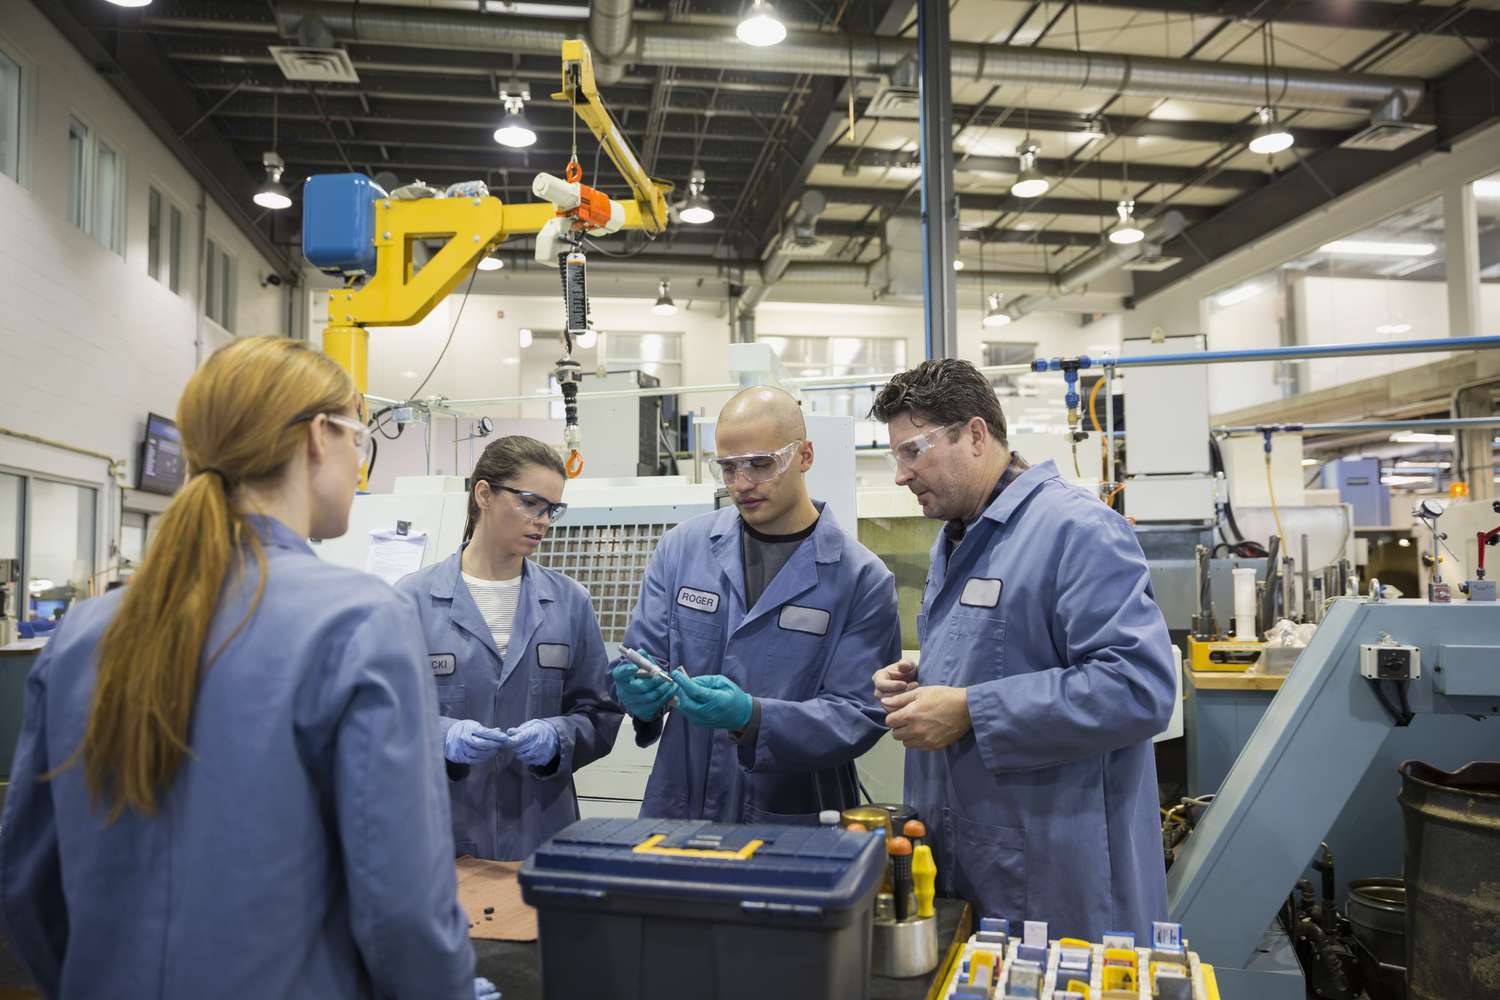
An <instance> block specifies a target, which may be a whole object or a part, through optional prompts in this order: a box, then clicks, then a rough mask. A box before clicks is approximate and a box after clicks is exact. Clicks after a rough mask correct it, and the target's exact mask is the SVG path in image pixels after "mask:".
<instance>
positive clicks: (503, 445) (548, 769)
mask: <svg viewBox="0 0 1500 1000" xmlns="http://www.w3.org/2000/svg"><path fill="white" fill-rule="evenodd" d="M565 482H566V475H565V472H564V468H563V463H562V460H561V459H560V458H559V457H558V455H557V452H555V451H554V450H553V449H552V448H550V447H549V446H547V445H546V444H544V443H542V442H541V441H537V440H536V439H534V438H529V437H520V436H513V437H503V438H500V439H499V440H497V441H493V442H491V443H490V445H489V446H488V447H486V448H485V449H484V452H483V453H482V454H481V455H480V456H479V461H478V463H476V464H475V466H474V474H473V476H472V477H471V479H470V490H469V518H468V523H467V525H465V527H464V544H463V546H462V547H461V548H460V549H459V550H458V551H457V552H455V553H454V554H453V555H452V556H450V557H449V558H447V559H445V560H444V561H442V562H440V563H437V564H435V565H432V566H429V567H427V568H426V569H424V570H422V571H420V572H418V573H413V574H412V575H411V576H408V577H406V578H404V579H402V580H401V581H400V582H399V583H398V584H397V585H396V589H397V590H399V591H401V592H402V593H405V594H408V595H410V596H411V597H412V598H413V600H415V602H416V606H417V613H418V615H419V616H420V617H421V619H422V632H423V634H424V636H425V638H426V642H427V659H428V661H429V663H430V664H431V667H432V675H433V680H434V681H435V682H436V684H437V694H438V706H439V708H438V714H439V720H438V721H439V726H440V728H441V729H442V747H443V756H444V757H445V758H446V759H447V760H448V761H449V763H450V764H452V765H455V767H451V768H450V769H449V775H450V777H451V778H453V779H454V780H453V781H451V782H450V783H449V788H450V791H451V802H452V811H453V842H454V853H455V854H458V855H464V854H469V855H473V856H474V857H477V858H489V859H493V860H498V861H517V860H520V859H522V858H525V857H526V856H527V855H529V854H531V852H532V851H534V850H536V848H537V845H538V844H540V843H541V842H542V841H544V840H546V839H547V838H548V837H550V836H551V835H552V834H554V833H556V832H557V831H558V830H561V829H562V828H563V827H565V826H567V825H568V824H569V823H572V822H573V821H574V820H576V819H578V799H577V796H576V795H575V794H574V791H573V774H574V772H576V771H577V770H578V769H579V768H581V767H583V766H584V765H585V764H588V763H590V762H591V761H595V760H598V759H599V758H600V757H603V756H604V755H605V754H607V753H609V751H610V748H611V747H612V746H614V742H615V733H616V732H617V731H618V730H619V728H620V718H621V710H620V708H619V706H618V705H616V704H615V701H614V698H613V696H612V693H611V687H610V676H609V661H608V659H607V658H606V657H605V655H604V641H603V639H602V637H601V636H600V634H599V622H598V619H597V618H596V617H595V616H594V608H593V605H591V604H590V603H589V594H588V591H587V590H584V589H583V587H582V586H580V585H579V584H578V583H576V582H574V581H573V580H570V579H568V578H567V577H565V576H563V575H562V574H560V573H555V572H553V571H551V570H548V569H543V568H542V567H541V566H538V565H537V564H536V563H535V562H532V561H531V560H530V559H528V558H527V557H528V556H529V555H531V554H532V553H533V552H535V551H536V547H537V546H538V545H540V544H541V541H542V539H543V538H544V537H546V534H547V530H548V529H549V528H551V527H552V525H553V524H555V523H556V522H557V521H558V520H559V519H560V518H561V517H562V516H563V514H564V513H565V512H566V511H567V509H568V505H567V504H565V503H563V501H562V492H563V484H564V483H565Z"/></svg>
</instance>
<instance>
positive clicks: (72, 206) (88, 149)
mask: <svg viewBox="0 0 1500 1000" xmlns="http://www.w3.org/2000/svg"><path fill="white" fill-rule="evenodd" d="M92 160H93V157H92V146H91V143H90V141H89V127H88V126H87V125H85V124H83V123H82V122H80V121H79V120H78V119H76V118H73V119H69V121H68V221H69V222H71V223H73V225H75V226H77V227H78V228H79V229H82V230H83V231H84V232H88V230H89V177H90V175H91V174H92V173H93V170H92V167H93V163H92Z"/></svg>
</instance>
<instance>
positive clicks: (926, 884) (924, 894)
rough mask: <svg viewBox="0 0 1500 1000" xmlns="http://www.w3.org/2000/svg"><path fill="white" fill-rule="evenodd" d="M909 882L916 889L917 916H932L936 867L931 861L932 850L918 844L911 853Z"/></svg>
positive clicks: (935, 892) (935, 886)
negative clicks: (910, 881)
mask: <svg viewBox="0 0 1500 1000" xmlns="http://www.w3.org/2000/svg"><path fill="white" fill-rule="evenodd" d="M911 880H912V884H913V886H914V887H915V889H916V896H917V916H918V917H930V916H932V900H933V897H934V896H936V895H937V865H935V864H933V861H932V848H931V847H928V846H927V845H926V844H918V845H917V846H916V848H915V849H914V850H913V851H912V857H911Z"/></svg>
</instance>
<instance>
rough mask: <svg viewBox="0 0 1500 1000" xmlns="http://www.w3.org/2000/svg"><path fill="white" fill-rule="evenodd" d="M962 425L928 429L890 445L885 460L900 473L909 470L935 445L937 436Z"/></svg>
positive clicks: (947, 425) (946, 425)
mask: <svg viewBox="0 0 1500 1000" xmlns="http://www.w3.org/2000/svg"><path fill="white" fill-rule="evenodd" d="M962 426H963V425H962V424H945V425H944V426H942V427H929V428H928V429H927V430H925V431H923V432H922V433H920V434H916V435H913V436H912V437H909V438H907V439H906V440H905V441H902V442H901V443H900V444H893V445H891V450H890V451H888V452H886V453H885V460H886V461H887V462H889V463H890V466H891V468H892V469H895V470H896V471H897V472H900V471H901V470H902V469H910V468H911V467H913V466H914V465H916V464H917V463H918V462H920V461H922V459H924V458H926V457H927V453H928V452H929V451H931V450H932V448H933V445H935V444H937V436H938V435H939V434H942V433H943V432H944V431H951V430H953V429H954V428H955V427H962Z"/></svg>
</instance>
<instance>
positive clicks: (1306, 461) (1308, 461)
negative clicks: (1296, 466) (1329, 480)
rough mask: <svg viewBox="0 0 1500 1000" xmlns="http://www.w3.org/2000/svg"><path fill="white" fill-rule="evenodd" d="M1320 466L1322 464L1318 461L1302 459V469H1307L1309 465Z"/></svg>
mask: <svg viewBox="0 0 1500 1000" xmlns="http://www.w3.org/2000/svg"><path fill="white" fill-rule="evenodd" d="M1322 464H1323V463H1322V462H1320V461H1318V460H1317V459H1316V458H1304V459H1303V460H1302V467H1303V468H1307V467H1308V466H1310V465H1322Z"/></svg>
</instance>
